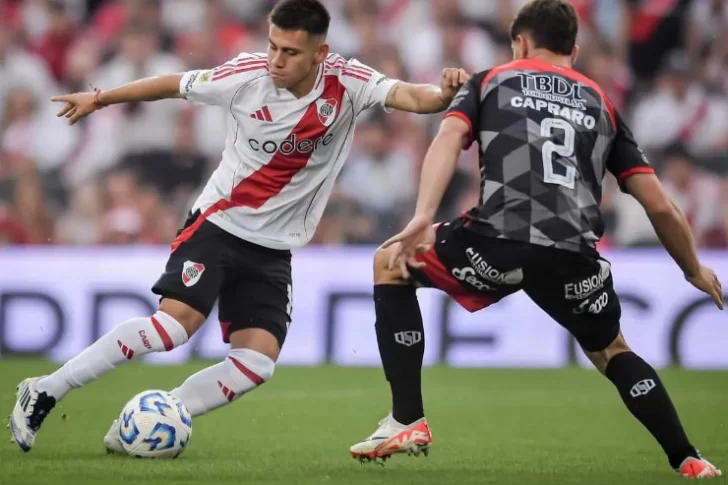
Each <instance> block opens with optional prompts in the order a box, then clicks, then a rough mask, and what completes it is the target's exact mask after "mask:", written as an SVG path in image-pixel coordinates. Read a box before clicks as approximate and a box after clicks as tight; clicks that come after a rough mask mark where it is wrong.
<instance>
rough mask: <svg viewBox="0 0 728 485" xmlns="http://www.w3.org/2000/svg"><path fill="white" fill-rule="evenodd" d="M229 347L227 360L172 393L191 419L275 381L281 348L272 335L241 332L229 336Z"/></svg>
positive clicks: (258, 332)
mask: <svg viewBox="0 0 728 485" xmlns="http://www.w3.org/2000/svg"><path fill="white" fill-rule="evenodd" d="M230 343H231V344H232V346H233V348H232V349H231V350H230V353H229V354H228V357H227V359H225V360H224V361H223V362H221V363H219V364H217V365H213V366H212V367H208V368H206V369H203V370H201V371H200V372H198V373H196V374H194V375H192V376H190V377H189V378H187V380H186V381H185V382H184V383H183V384H182V385H181V386H180V387H178V388H176V389H174V390H172V391H171V394H172V395H174V396H176V397H178V398H179V399H180V400H181V401H182V402H183V403H185V406H186V407H187V410H188V411H189V413H190V414H191V415H192V417H195V416H199V415H201V414H204V413H206V412H208V411H211V410H213V409H216V408H219V407H220V406H224V405H225V404H228V403H230V402H232V401H234V400H236V399H239V398H240V397H242V396H243V395H245V394H247V393H248V392H250V391H252V390H254V389H256V388H257V387H259V386H261V385H263V384H264V383H265V382H268V381H269V380H270V379H271V378H272V377H273V373H274V371H275V361H276V359H277V358H278V354H279V352H280V344H279V342H278V341H277V339H276V338H275V337H274V336H273V335H272V334H271V333H270V332H268V331H266V330H263V329H259V328H250V329H245V330H239V331H237V332H234V333H233V334H232V335H231V336H230Z"/></svg>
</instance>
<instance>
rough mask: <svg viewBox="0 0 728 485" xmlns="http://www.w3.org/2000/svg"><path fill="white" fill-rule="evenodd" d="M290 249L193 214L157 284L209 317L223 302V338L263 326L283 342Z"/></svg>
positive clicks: (164, 295)
mask: <svg viewBox="0 0 728 485" xmlns="http://www.w3.org/2000/svg"><path fill="white" fill-rule="evenodd" d="M291 289H292V287H291V252H290V251H287V250H277V249H269V248H264V247H262V246H258V245H256V244H253V243H250V242H248V241H245V240H243V239H240V238H239V237H237V236H234V235H232V234H230V233H229V232H227V231H224V230H223V229H220V228H219V227H218V226H216V225H215V224H213V223H211V222H209V221H207V220H201V219H200V215H199V213H195V214H191V215H190V217H189V218H188V219H187V221H186V222H185V225H184V227H183V228H182V229H181V230H180V232H179V233H178V234H177V239H176V240H175V242H174V243H173V244H172V254H171V255H170V256H169V260H168V261H167V266H166V268H165V272H164V274H162V276H161V277H160V278H159V279H158V280H157V282H156V283H155V284H154V286H153V287H152V291H153V292H154V293H155V294H157V295H160V296H161V297H162V298H171V299H174V300H179V301H181V302H183V303H185V304H187V305H189V306H191V307H192V308H194V309H195V310H197V311H198V312H200V313H202V314H203V315H205V317H207V316H209V314H210V312H211V311H212V308H213V307H214V305H215V302H216V301H218V299H219V301H218V313H219V317H220V318H219V319H220V325H221V329H222V333H223V340H224V341H225V342H226V343H227V342H229V341H230V338H229V337H230V334H231V333H232V332H234V331H236V330H242V329H246V328H262V329H265V330H267V331H269V332H271V333H272V334H273V335H274V336H275V337H276V338H277V339H278V343H279V344H280V345H281V347H282V346H283V342H284V340H285V338H286V334H287V332H288V326H289V325H290V323H291V308H292V302H291Z"/></svg>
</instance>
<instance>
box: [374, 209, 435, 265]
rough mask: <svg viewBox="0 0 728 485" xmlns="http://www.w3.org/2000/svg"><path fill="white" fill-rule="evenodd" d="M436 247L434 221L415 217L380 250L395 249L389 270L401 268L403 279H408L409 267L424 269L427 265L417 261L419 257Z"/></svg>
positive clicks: (390, 259)
mask: <svg viewBox="0 0 728 485" xmlns="http://www.w3.org/2000/svg"><path fill="white" fill-rule="evenodd" d="M434 245H435V229H434V227H433V226H432V220H431V219H430V218H428V217H423V216H415V217H414V218H413V219H412V220H411V221H410V222H409V224H407V227H405V228H404V230H402V232H400V233H399V234H397V235H396V236H393V237H391V238H389V239H387V240H386V241H385V242H384V244H382V245H381V246H380V248H381V249H385V248H388V247H389V246H393V247H394V249H393V251H392V255H391V257H390V258H389V270H390V271H392V270H393V269H394V268H395V267H399V269H400V271H401V272H402V277H403V278H405V279H408V278H409V277H410V275H409V271H407V265H409V266H412V267H413V268H422V267H423V266H424V265H425V263H423V262H422V261H417V260H416V257H417V255H418V254H422V253H426V252H427V251H429V250H430V249H432V247H433V246H434Z"/></svg>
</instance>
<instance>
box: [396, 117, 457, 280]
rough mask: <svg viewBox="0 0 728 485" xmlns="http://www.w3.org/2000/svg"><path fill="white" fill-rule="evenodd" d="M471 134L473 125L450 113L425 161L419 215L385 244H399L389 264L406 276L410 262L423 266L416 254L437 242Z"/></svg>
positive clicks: (416, 210) (417, 209) (417, 212)
mask: <svg viewBox="0 0 728 485" xmlns="http://www.w3.org/2000/svg"><path fill="white" fill-rule="evenodd" d="M469 137H470V126H469V125H468V124H467V123H466V122H465V121H463V120H462V119H461V118H458V117H455V116H450V117H446V118H445V119H444V120H442V123H441V124H440V130H439V131H438V133H437V135H436V136H435V139H434V140H433V141H432V144H431V145H430V148H429V150H428V151H427V155H425V161H424V162H423V164H422V175H421V176H420V191H419V196H418V198H417V208H416V209H415V215H414V217H413V218H412V220H411V221H410V223H409V224H408V225H407V227H405V228H404V230H403V231H402V232H400V233H399V234H397V235H396V236H393V237H392V238H390V239H388V240H387V241H385V242H384V244H382V248H386V247H389V246H391V245H394V244H396V247H395V249H394V251H393V252H392V256H391V260H390V262H389V267H390V269H393V268H395V267H399V268H400V270H401V271H402V274H403V275H404V276H405V277H408V272H407V264H409V265H411V266H413V267H421V266H422V264H421V263H418V262H417V261H415V256H416V254H417V253H418V252H424V251H428V250H429V249H430V248H431V247H432V245H433V244H434V241H435V239H434V231H433V229H432V223H433V221H434V218H435V213H436V212H437V209H438V207H440V202H441V201H442V197H443V195H444V194H445V190H446V189H447V186H448V185H449V184H450V180H451V179H452V176H453V174H454V173H455V167H456V166H457V162H458V156H459V154H460V150H461V149H462V147H463V146H464V144H466V142H467V141H468V139H469Z"/></svg>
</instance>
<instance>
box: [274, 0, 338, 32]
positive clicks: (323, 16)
mask: <svg viewBox="0 0 728 485" xmlns="http://www.w3.org/2000/svg"><path fill="white" fill-rule="evenodd" d="M268 19H269V20H270V22H271V23H272V24H273V25H275V26H276V27H278V28H279V29H282V30H303V31H305V32H308V33H309V34H311V35H326V33H327V32H328V30H329V23H330V22H331V15H329V11H328V10H326V7H324V6H323V4H322V3H321V2H319V0H280V1H279V2H278V3H276V5H275V6H274V7H273V10H271V12H270V15H269V16H268Z"/></svg>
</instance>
